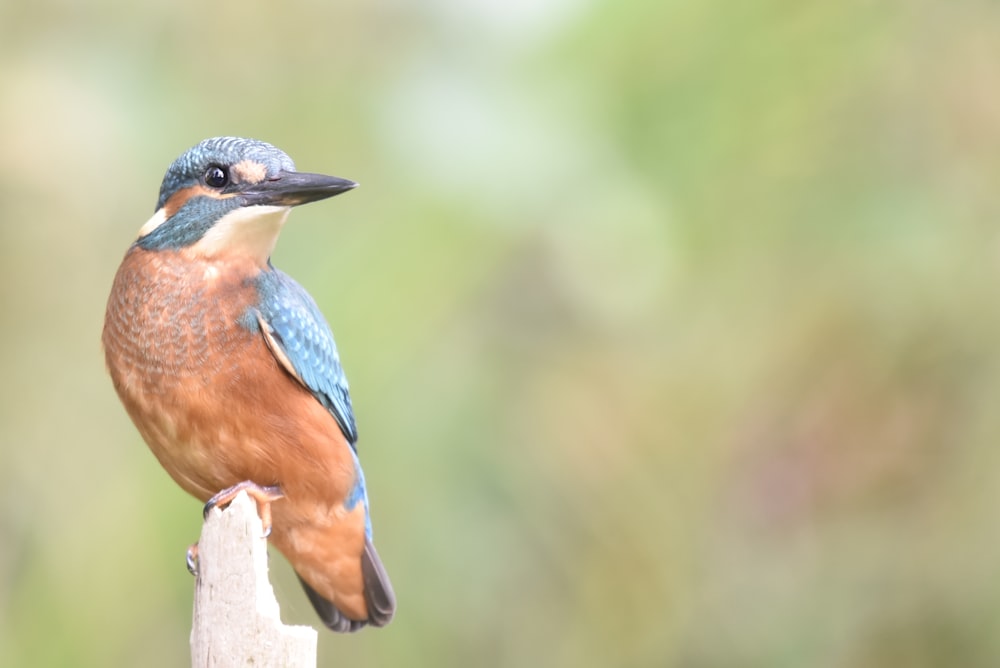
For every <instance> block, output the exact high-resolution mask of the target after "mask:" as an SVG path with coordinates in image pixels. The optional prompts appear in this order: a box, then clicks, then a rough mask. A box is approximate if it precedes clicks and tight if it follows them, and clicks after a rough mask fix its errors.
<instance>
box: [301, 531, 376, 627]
mask: <svg viewBox="0 0 1000 668" xmlns="http://www.w3.org/2000/svg"><path fill="white" fill-rule="evenodd" d="M361 576H362V578H364V582H365V605H366V606H367V608H368V619H362V620H357V619H349V618H348V617H346V616H344V614H343V613H342V612H341V611H340V610H338V609H337V608H336V606H334V605H333V603H331V602H330V601H328V600H326V599H325V598H323V597H322V596H320V595H319V593H318V592H317V591H316V590H315V589H313V588H312V587H310V586H309V584H308V583H307V582H306V581H305V580H303V579H302V578H301V577H299V582H301V583H302V588H303V589H305V590H306V595H307V596H308V597H309V602H310V603H312V604H313V607H314V608H315V609H316V613H317V614H318V615H319V617H320V619H322V620H323V623H324V624H325V625H326V627H327V628H329V629H330V630H332V631H336V632H338V633H351V632H354V631H357V630H359V629H361V628H364V626H365V625H366V624H371V625H372V626H385V625H386V624H388V623H389V622H390V621H391V620H392V615H393V614H394V613H395V612H396V594H395V593H394V592H393V591H392V584H391V583H390V582H389V575H388V574H387V573H386V572H385V567H384V566H383V565H382V560H381V559H379V556H378V552H376V551H375V546H374V545H373V544H372V541H371V538H367V537H366V538H365V549H364V551H363V552H362V553H361Z"/></svg>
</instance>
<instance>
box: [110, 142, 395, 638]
mask: <svg viewBox="0 0 1000 668" xmlns="http://www.w3.org/2000/svg"><path fill="white" fill-rule="evenodd" d="M356 186H357V183H355V182H354V181H350V180H348V179H343V178H339V177H335V176H325V175H322V174H310V173H305V172H297V171H296V170H295V164H294V163H293V162H292V160H291V159H290V158H289V157H288V155H286V154H285V153H284V152H283V151H281V150H280V149H278V148H276V147H275V146H272V145H271V144H268V143H265V142H262V141H257V140H254V139H244V138H239V137H215V138H212V139H206V140H205V141H203V142H201V143H200V144H198V145H197V146H194V147H193V148H191V149H189V150H188V151H186V152H185V153H183V154H182V155H181V156H180V157H179V158H177V160H175V161H174V162H173V164H171V165H170V168H169V169H168V170H167V173H166V175H165V176H164V178H163V183H162V185H161V186H160V193H159V198H158V199H157V202H156V211H155V213H154V214H153V216H152V218H150V219H149V220H148V221H147V222H146V223H145V224H144V225H143V226H142V227H141V228H140V230H139V235H138V237H137V238H136V239H135V241H134V242H133V243H132V245H131V246H130V247H129V249H128V250H127V252H126V253H125V258H124V260H123V261H122V263H121V266H120V267H119V268H118V272H117V274H116V276H115V279H114V283H113V286H112V288H111V295H110V297H109V298H108V306H107V312H106V314H105V320H104V332H103V336H102V342H103V345H104V352H105V359H106V362H107V368H108V371H109V373H110V375H111V380H112V382H113V383H114V387H115V390H116V391H117V392H118V396H119V397H120V398H121V401H122V403H123V404H124V406H125V409H126V411H127V412H128V414H129V416H130V417H131V418H132V421H133V422H134V423H135V426H136V427H137V429H138V431H139V433H140V434H141V435H142V437H143V439H144V440H145V441H146V443H147V444H148V445H149V448H150V450H152V452H153V454H154V455H155V456H156V458H157V459H158V460H159V462H160V464H161V465H162V466H163V468H164V469H166V471H167V473H169V474H170V476H171V477H172V478H173V479H174V480H175V481H176V482H177V484H178V485H180V486H181V487H182V488H183V489H184V490H186V491H187V492H188V493H190V494H192V495H193V496H195V497H196V498H198V499H199V500H201V501H202V502H204V503H205V504H206V505H205V512H206V513H207V512H208V510H209V509H211V508H212V507H215V506H220V507H221V506H223V505H225V504H227V503H229V502H230V501H232V499H233V498H235V496H236V494H238V493H239V492H240V491H246V492H247V493H248V494H249V495H250V496H252V497H253V498H254V499H255V500H256V501H257V503H258V508H259V509H260V510H261V517H262V519H263V521H264V524H265V533H267V532H268V531H269V532H270V540H271V542H272V543H273V544H274V545H275V546H276V547H277V549H278V550H279V551H280V552H281V553H282V554H284V555H285V557H286V558H287V559H288V561H289V562H290V563H291V565H292V567H293V568H294V569H295V572H296V574H297V575H298V577H299V580H300V581H301V582H302V586H303V587H304V588H305V591H306V594H307V595H308V598H309V600H310V602H311V603H312V605H313V607H314V608H315V609H316V612H317V613H318V614H319V616H320V618H321V619H322V620H323V623H324V624H325V625H326V626H327V627H329V628H330V629H332V630H334V631H338V632H347V631H357V630H358V629H361V628H362V627H364V626H365V625H367V624H371V625H372V626H385V625H386V624H388V623H389V621H390V620H391V619H392V616H393V614H394V612H395V608H396V597H395V594H394V593H393V589H392V585H391V583H390V582H389V578H388V575H387V574H386V571H385V568H384V566H383V565H382V561H381V559H380V558H379V555H378V552H376V550H375V546H374V544H373V543H372V527H371V519H370V517H369V510H368V494H367V491H366V489H365V477H364V474H363V473H362V471H361V464H360V463H359V461H358V454H357V440H358V432H357V427H356V425H355V420H354V413H353V410H352V407H351V398H350V394H349V393H348V386H347V378H346V377H345V375H344V370H343V367H342V366H341V363H340V357H339V354H338V352H337V346H336V344H335V343H334V339H333V334H332V332H331V331H330V326H329V325H328V324H327V323H326V320H324V318H323V315H322V314H321V313H320V310H319V308H318V307H317V305H316V302H315V301H314V300H313V299H312V297H310V296H309V294H308V293H307V292H306V291H305V289H304V288H302V287H301V286H300V285H299V284H298V283H296V282H295V281H294V280H292V278H291V277H289V276H288V275H287V274H285V273H283V272H281V271H279V270H278V269H276V268H275V267H274V266H273V265H272V264H271V259H270V257H271V253H272V251H273V250H274V246H275V244H276V242H277V240H278V235H279V233H280V232H281V228H282V226H283V225H284V224H285V220H286V219H287V217H288V214H289V211H291V208H292V207H293V206H297V205H299V204H305V203H307V202H314V201H317V200H321V199H325V198H327V197H333V196H334V195H338V194H340V193H344V192H347V191H348V190H351V189H352V188H354V187H356ZM272 504H273V505H272ZM190 565H191V553H190V552H189V566H190Z"/></svg>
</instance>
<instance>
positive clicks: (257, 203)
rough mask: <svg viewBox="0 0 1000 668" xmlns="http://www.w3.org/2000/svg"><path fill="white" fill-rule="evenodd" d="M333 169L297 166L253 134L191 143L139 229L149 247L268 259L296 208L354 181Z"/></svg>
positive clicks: (169, 172)
mask: <svg viewBox="0 0 1000 668" xmlns="http://www.w3.org/2000/svg"><path fill="white" fill-rule="evenodd" d="M357 185H358V184H357V183H355V182H354V181H349V180H347V179H341V178H338V177H336V176H324V175H322V174H307V173H304V172H296V171H295V164H294V163H293V162H292V160H291V158H289V157H288V156H287V155H286V154H285V153H284V152H283V151H281V150H280V149H278V148H276V147H274V146H272V145H271V144H267V143H265V142H262V141H257V140H255V139H242V138H239V137H215V138H213V139H206V140H205V141H203V142H201V143H200V144H198V145H197V146H195V147H193V148H190V149H188V150H187V151H186V152H185V153H184V154H183V155H181V156H180V157H179V158H177V160H175V161H174V163H173V164H172V165H170V168H169V169H168V170H167V173H166V175H165V176H164V177H163V184H162V185H161V186H160V197H159V199H158V200H157V202H156V213H154V214H153V217H152V218H150V219H149V221H148V222H147V223H146V224H145V225H143V227H142V229H141V230H139V237H138V239H136V244H137V245H138V246H139V247H141V248H144V249H146V250H153V251H156V250H181V249H186V251H187V252H189V253H192V254H194V255H196V256H199V257H203V258H207V259H213V258H225V257H232V256H244V257H247V258H250V259H253V260H254V261H255V262H257V263H258V264H260V265H262V266H263V265H264V264H266V263H267V260H268V258H269V257H270V255H271V251H272V250H273V249H274V244H275V243H276V242H277V240H278V233H279V232H280V231H281V226H282V225H283V224H284V222H285V218H286V217H287V216H288V212H289V210H290V209H291V207H293V206H296V205H298V204H305V203H306V202H314V201H316V200H320V199H324V198H327V197H332V196H333V195H337V194H339V193H342V192H345V191H347V190H350V189H351V188H354V187H355V186H357Z"/></svg>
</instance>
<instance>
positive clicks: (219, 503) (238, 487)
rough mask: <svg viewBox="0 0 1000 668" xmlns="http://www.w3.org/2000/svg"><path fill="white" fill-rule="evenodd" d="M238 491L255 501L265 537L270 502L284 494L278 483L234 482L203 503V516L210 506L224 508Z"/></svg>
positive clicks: (269, 518) (206, 516) (210, 508)
mask: <svg viewBox="0 0 1000 668" xmlns="http://www.w3.org/2000/svg"><path fill="white" fill-rule="evenodd" d="M240 492H246V493H247V496H249V497H250V498H251V499H253V500H254V501H256V502H257V512H258V513H259V514H260V521H261V524H262V525H263V526H264V537H265V538H267V537H268V536H270V535H271V503H272V502H274V501H277V500H278V499H281V498H283V497H284V496H285V495H284V493H283V492H282V491H281V487H279V486H278V485H271V486H269V487H265V486H262V485H258V484H257V483H255V482H254V481H252V480H244V481H243V482H239V483H236V484H235V485H233V486H232V487H230V488H228V489H224V490H222V491H221V492H219V493H218V494H216V495H215V496H213V497H212V498H211V499H209V500H208V503H206V504H205V511H204V516H205V518H208V513H209V511H211V510H212V508H216V507H217V508H220V509H221V508H224V507H225V506H228V505H229V504H230V503H232V501H233V499H235V498H236V495H237V494H239V493H240ZM190 555H191V550H190V549H189V550H188V557H189V562H188V563H189V564H190ZM197 557H198V550H197V545H196V546H195V559H196V560H197Z"/></svg>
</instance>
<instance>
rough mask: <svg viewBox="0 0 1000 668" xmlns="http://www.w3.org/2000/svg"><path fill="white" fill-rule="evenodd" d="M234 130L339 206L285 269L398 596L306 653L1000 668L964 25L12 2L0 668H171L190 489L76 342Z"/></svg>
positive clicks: (987, 219)
mask: <svg viewBox="0 0 1000 668" xmlns="http://www.w3.org/2000/svg"><path fill="white" fill-rule="evenodd" d="M218 134H236V135H246V136H252V137H257V138H260V139H265V140H267V141H270V142H272V143H275V144H277V145H278V146H280V147H282V148H283V149H285V150H286V151H287V152H289V153H290V154H291V155H292V157H293V158H294V159H295V160H296V162H297V164H298V166H299V167H300V168H301V169H304V170H307V171H323V172H328V173H334V174H337V175H340V176H345V177H349V178H353V179H356V180H358V181H360V182H361V183H362V186H363V187H362V188H361V189H359V190H358V191H356V192H352V193H351V194H350V195H348V196H345V197H342V198H337V199H336V200H333V201H331V202H328V203H323V204H317V205H312V206H308V207H304V208H302V209H300V210H296V211H295V213H294V214H293V216H292V219H291V221H290V224H289V225H288V227H286V229H285V232H284V234H283V236H282V239H281V241H280V243H279V246H278V249H277V251H276V254H275V256H274V262H275V264H276V265H277V266H279V267H282V268H284V269H285V270H286V271H289V272H290V273H291V274H292V275H293V276H295V277H296V278H297V279H299V280H300V282H301V283H303V284H304V285H305V286H306V287H307V288H308V289H309V290H310V291H311V292H312V294H313V295H314V296H315V297H316V299H317V301H318V302H319V304H320V305H321V308H322V309H323V311H324V312H325V313H326V314H327V315H328V318H329V320H330V322H331V324H332V326H333V328H334V331H335V332H336V335H337V339H338V343H339V345H340V348H341V352H342V355H343V358H344V360H345V364H346V368H347V371H348V374H349V377H350V380H351V388H352V394H353V397H354V402H355V406H356V410H357V416H358V420H359V425H360V432H361V442H360V452H361V456H362V460H363V462H364V464H365V469H366V472H367V476H368V482H369V486H370V493H371V498H372V509H373V514H374V524H375V532H376V539H377V544H378V545H379V549H380V552H381V553H382V556H383V558H384V560H385V562H386V564H387V567H388V569H389V570H390V573H391V574H392V578H393V581H394V584H395V586H396V589H397V593H398V596H399V601H400V605H399V611H398V615H397V618H396V620H395V621H394V622H393V623H392V625H391V626H390V627H388V628H386V629H384V630H381V631H366V632H364V633H362V634H359V635H355V636H348V637H344V636H334V635H333V634H329V633H325V632H324V633H322V635H321V636H320V664H321V665H323V666H336V665H340V666H345V665H350V666H356V667H359V668H360V667H362V666H397V665H398V666H636V667H638V666H690V667H715V666H719V667H733V666H735V667H744V666H746V667H758V666H759V667H765V666H767V667H773V666H778V667H782V666H789V667H792V666H816V667H821V668H823V667H831V668H832V667H838V668H839V667H877V666H915V667H923V666H997V665H1000V634H998V633H997V630H998V625H1000V577H998V571H1000V474H998V471H1000V448H998V447H997V444H998V434H1000V409H998V405H997V404H998V399H1000V358H998V355H997V352H996V351H997V346H998V341H1000V299H998V298H997V293H998V283H1000V236H998V228H997V220H998V213H1000V211H998V209H1000V199H998V197H997V183H998V180H997V174H998V167H1000V163H998V155H1000V7H998V6H997V4H996V3H992V2H986V1H979V2H977V1H974V0H967V1H961V2H948V3H940V2H928V1H923V0H906V1H905V2H904V1H892V0H890V1H889V2H873V1H871V0H843V1H840V2H826V3H821V2H811V3H810V2H805V3H796V2H785V1H782V0H755V1H753V2H744V3H734V2H725V1H724V0H707V1H705V0H703V1H695V0H680V1H662V2H650V1H643V0H621V1H612V0H548V1H541V2H540V1H535V0H512V1H508V2H487V1H480V2H472V1H469V2H460V1H459V0H432V1H430V2H424V3H406V2H400V1H398V0H397V1H393V0H381V1H378V2H371V3H360V2H358V3H333V2H306V1H299V0H296V1H292V2H283V3H277V2H274V3H264V4H258V5H254V4H247V3H237V2H233V1H231V0H224V1H223V2H217V3H193V2H175V1H170V2H166V1H162V0H161V1H159V2H147V3H131V2H121V1H118V2H116V1H113V0H105V1H96V2H90V3H77V2H67V1H58V0H42V1H40V2H33V3H28V2H24V1H23V0H20V1H19V0H6V2H4V3H2V4H0V318H2V320H0V324H2V327H0V370H2V374H3V382H2V383H0V472H2V475H0V665H3V666H153V667H157V666H178V665H185V663H186V662H187V661H188V657H189V653H188V652H189V650H188V631H189V623H190V612H191V594H192V580H191V578H190V577H189V576H188V575H187V573H186V572H185V570H184V565H183V555H184V549H185V547H186V546H187V544H188V543H189V542H191V541H192V540H194V539H195V537H196V536H197V534H198V532H199V530H200V506H199V504H198V503H197V502H195V501H194V500H193V499H191V498H188V497H186V496H185V495H184V494H183V493H182V492H181V491H180V490H179V489H178V488H176V487H175V486H174V484H173V483H172V482H171V481H170V480H169V479H168V477H167V476H166V475H165V474H164V473H163V472H162V471H161V470H160V468H159V466H158V465H157V463H156V462H155V460H154V459H153V457H152V456H151V455H150V454H149V453H148V451H147V450H146V448H145V446H144V445H143V443H142V442H141V440H140V438H139V436H138V435H137V433H136V432H135V430H134V429H133V427H132V425H131V424H130V422H129V421H128V419H127V417H126V415H125V412H124V411H123V410H122V408H121V407H120V405H119V404H118V401H117V399H116V397H115V396H114V393H113V390H112V388H111V384H110V382H109V381H108V379H107V377H106V375H105V373H104V369H103V357H102V353H101V349H100V345H99V339H100V331H101V326H102V319H103V313H104V303H105V299H106V296H107V292H108V289H109V286H110V282H111V279H112V276H113V273H114V271H115V269H116V267H117V264H118V262H119V260H120V259H121V256H122V254H123V253H124V251H125V248H126V247H127V246H128V244H129V243H130V242H131V240H132V239H133V237H134V235H135V233H136V231H137V229H138V228H139V226H140V225H141V224H142V223H143V222H144V221H145V220H146V219H147V217H148V216H149V215H150V214H151V213H152V208H153V204H154V203H155V200H156V195H157V190H158V187H159V182H160V179H161V178H162V175H163V172H164V170H165V169H166V167H167V165H168V164H169V163H170V162H171V161H172V160H173V159H174V158H175V157H176V156H177V155H178V154H180V153H181V152H182V151H183V150H185V149H186V148H188V147H189V146H191V145H193V144H194V143H196V142H197V141H199V140H201V139H202V138H205V137H208V136H213V135H218ZM272 563H273V567H274V570H275V575H274V580H275V585H276V589H277V593H278V597H279V600H280V601H281V602H282V609H283V615H284V617H285V619H286V621H292V622H299V623H309V624H312V623H315V618H314V617H313V613H312V611H311V609H310V607H309V604H308V602H307V601H306V600H305V597H304V596H303V595H302V593H301V592H300V591H299V588H298V584H297V583H296V582H295V580H294V576H293V575H292V574H291V572H290V571H289V570H288V568H287V566H286V565H285V564H284V563H283V562H282V560H281V559H280V557H277V556H276V557H275V558H274V559H273V560H272Z"/></svg>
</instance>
